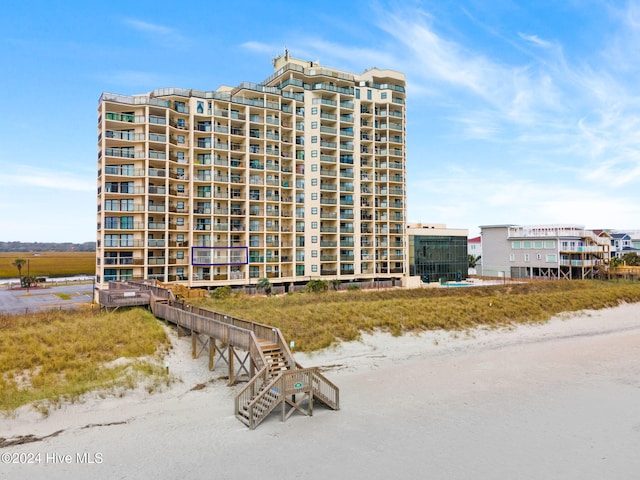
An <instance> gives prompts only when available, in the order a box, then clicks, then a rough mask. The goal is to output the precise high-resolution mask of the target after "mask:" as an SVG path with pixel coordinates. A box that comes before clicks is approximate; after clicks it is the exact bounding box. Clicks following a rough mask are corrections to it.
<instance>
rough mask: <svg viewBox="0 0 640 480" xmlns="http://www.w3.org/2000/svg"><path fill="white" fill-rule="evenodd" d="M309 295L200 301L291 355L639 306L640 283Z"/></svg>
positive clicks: (320, 289) (313, 291)
mask: <svg viewBox="0 0 640 480" xmlns="http://www.w3.org/2000/svg"><path fill="white" fill-rule="evenodd" d="M308 290H309V292H307V293H294V294H289V295H282V296H277V297H274V296H269V297H264V296H247V295H244V294H242V293H238V294H234V295H232V296H230V297H228V298H216V299H205V300H199V301H197V302H194V303H197V304H198V305H200V306H203V307H206V308H210V309H212V310H215V311H218V312H221V313H226V314H229V315H233V316H236V317H240V318H243V319H247V320H252V321H255V322H260V323H266V324H269V325H274V326H276V327H278V328H280V329H281V330H282V332H283V334H284V336H285V338H287V340H293V341H295V343H296V350H301V351H312V350H317V349H321V348H324V347H328V346H330V345H332V344H334V343H335V342H338V341H349V340H357V339H359V338H360V332H362V331H366V332H372V331H375V330H383V331H388V332H391V333H392V334H394V335H401V334H402V333H404V332H416V331H423V330H436V329H446V330H467V329H471V328H474V327H477V326H490V327H500V326H506V325H513V324H517V323H531V322H544V321H547V320H549V319H550V318H551V317H552V316H554V315H558V314H560V313H562V312H576V311H579V310H586V309H600V308H606V307H613V306H616V305H619V304H621V303H624V302H640V282H635V283H634V282H622V281H621V282H613V281H612V282H605V281H596V280H584V281H578V280H572V281H541V282H531V283H525V284H511V285H500V286H491V287H468V288H428V289H426V288H425V289H411V290H405V289H389V290H379V291H377V290H376V291H374V290H348V291H346V292H333V291H331V290H327V289H325V288H324V285H322V286H320V284H319V283H317V282H316V283H314V284H313V285H312V286H311V287H310V288H309V289H308Z"/></svg>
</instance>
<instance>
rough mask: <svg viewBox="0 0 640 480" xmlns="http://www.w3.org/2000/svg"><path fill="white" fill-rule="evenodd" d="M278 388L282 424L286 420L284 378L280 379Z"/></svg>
mask: <svg viewBox="0 0 640 480" xmlns="http://www.w3.org/2000/svg"><path fill="white" fill-rule="evenodd" d="M278 388H280V397H281V402H282V421H283V422H284V421H285V420H286V419H287V396H286V395H285V394H284V393H285V392H284V377H280V381H279V382H278Z"/></svg>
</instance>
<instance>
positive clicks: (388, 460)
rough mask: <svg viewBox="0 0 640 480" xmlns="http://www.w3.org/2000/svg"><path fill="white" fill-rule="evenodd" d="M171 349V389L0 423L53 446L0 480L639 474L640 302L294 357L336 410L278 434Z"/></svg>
mask: <svg viewBox="0 0 640 480" xmlns="http://www.w3.org/2000/svg"><path fill="white" fill-rule="evenodd" d="M172 340H173V342H174V349H173V350H172V353H171V355H170V357H169V358H168V363H169V367H170V371H171V372H172V373H173V374H174V375H176V376H178V377H180V378H181V381H179V382H176V383H174V384H173V386H171V387H170V388H169V389H167V390H165V391H164V392H161V393H155V394H152V395H150V394H148V393H146V392H145V391H144V390H139V391H134V392H128V393H126V394H125V395H124V396H123V397H121V398H112V397H108V398H106V399H101V398H98V397H97V396H92V397H90V398H87V399H86V400H85V401H84V402H82V403H79V404H73V405H68V406H64V407H62V408H60V409H57V410H53V411H52V412H51V413H50V415H49V416H48V417H46V418H43V417H42V416H41V415H40V414H38V413H37V412H35V411H33V410H32V409H29V408H23V409H21V410H20V411H18V412H17V413H16V414H15V415H13V416H4V417H0V437H4V438H5V439H15V438H18V437H20V436H25V435H33V436H35V437H47V438H43V439H42V440H40V441H36V442H32V443H25V444H22V445H14V446H9V447H6V448H0V455H1V456H2V463H3V465H2V467H1V468H0V478H3V479H4V478H6V479H22V478H25V479H26V478H29V479H40V478H42V479H45V478H46V479H76V478H78V479H80V478H92V479H103V478H104V479H113V478H119V479H138V478H159V479H165V478H166V479H173V478H181V477H190V478H205V477H206V478H212V479H247V478H252V477H253V478H264V479H297V478H300V479H302V478H304V479H321V478H323V479H324V478H334V479H342V478H352V479H390V478H398V477H402V478H408V479H412V478H425V479H598V480H601V479H637V478H639V477H640V473H639V472H640V305H637V304H636V305H623V306H620V307H616V308H613V309H607V310H601V311H587V312H580V314H573V315H563V316H560V317H557V318H554V319H553V320H552V321H550V322H548V323H545V324H543V325H527V326H519V327H514V328H509V329H500V330H488V329H486V330H485V329H478V330H473V331H469V332H439V331H438V332H425V333H423V334H420V335H405V336H402V337H398V338H394V337H392V336H390V335H387V334H384V333H376V334H373V335H363V337H362V339H361V341H359V342H349V343H344V344H340V345H338V346H337V347H335V348H331V349H327V350H324V351H321V352H317V353H315V354H311V355H305V354H302V353H295V352H294V355H295V358H296V360H297V361H298V362H299V363H301V364H302V365H304V366H305V367H308V366H322V367H324V368H325V375H326V376H327V377H328V378H329V379H330V380H331V381H333V382H334V383H336V384H337V385H338V386H339V387H340V399H341V410H340V411H337V412H334V411H331V410H329V409H325V408H323V407H321V406H319V405H318V404H316V406H315V408H314V415H313V416H312V417H306V416H303V415H294V416H292V417H291V418H290V419H289V420H287V421H286V422H284V423H282V422H281V421H280V418H279V416H278V415H277V414H273V415H272V416H271V417H269V418H268V419H267V420H266V421H265V422H264V423H262V424H261V425H260V426H259V427H258V428H257V429H256V430H254V431H250V430H249V429H248V428H247V427H245V426H244V425H243V424H242V423H240V422H239V421H238V420H236V418H235V417H234V416H233V398H234V393H235V392H236V391H237V389H239V388H241V386H242V385H238V386H236V387H227V386H226V382H225V380H223V379H222V378H221V377H223V376H224V375H226V371H224V369H220V370H216V371H214V372H210V371H209V370H208V368H207V359H206V358H204V357H205V356H203V357H201V358H199V359H196V360H193V359H192V358H191V343H190V341H189V340H188V339H178V338H177V337H176V336H175V333H173V334H172ZM292 340H295V339H292ZM200 384H204V385H205V386H204V388H199V389H195V390H194V387H196V386H197V385H200ZM7 461H9V462H12V461H17V462H19V463H17V464H14V463H9V464H7Z"/></svg>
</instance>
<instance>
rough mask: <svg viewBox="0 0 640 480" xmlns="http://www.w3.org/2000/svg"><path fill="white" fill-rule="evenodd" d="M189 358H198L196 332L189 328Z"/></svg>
mask: <svg viewBox="0 0 640 480" xmlns="http://www.w3.org/2000/svg"><path fill="white" fill-rule="evenodd" d="M191 358H198V334H197V333H196V332H194V331H193V330H191Z"/></svg>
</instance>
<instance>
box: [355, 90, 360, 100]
mask: <svg viewBox="0 0 640 480" xmlns="http://www.w3.org/2000/svg"><path fill="white" fill-rule="evenodd" d="M356 98H357V99H359V98H360V89H359V88H356Z"/></svg>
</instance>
